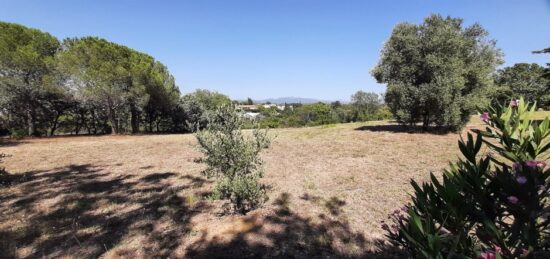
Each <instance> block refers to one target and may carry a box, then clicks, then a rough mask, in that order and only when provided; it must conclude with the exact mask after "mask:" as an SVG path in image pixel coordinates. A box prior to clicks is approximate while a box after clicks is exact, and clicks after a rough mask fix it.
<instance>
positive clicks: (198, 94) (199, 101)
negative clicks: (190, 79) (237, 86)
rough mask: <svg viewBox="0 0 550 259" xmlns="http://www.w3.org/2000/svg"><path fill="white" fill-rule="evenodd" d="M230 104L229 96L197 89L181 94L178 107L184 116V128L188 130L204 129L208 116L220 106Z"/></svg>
mask: <svg viewBox="0 0 550 259" xmlns="http://www.w3.org/2000/svg"><path fill="white" fill-rule="evenodd" d="M230 104H231V100H230V99H229V97H227V96H225V95H223V94H220V93H218V92H212V91H208V90H201V89H198V90H196V91H195V92H193V93H190V94H186V95H184V96H182V98H181V100H180V107H181V108H182V112H183V117H184V118H185V121H186V125H185V129H186V131H188V132H192V131H195V130H196V129H204V128H205V127H206V125H207V124H208V116H209V114H211V113H214V112H216V111H217V110H218V109H219V108H220V107H222V106H227V105H230Z"/></svg>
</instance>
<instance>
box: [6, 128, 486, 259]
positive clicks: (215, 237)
mask: <svg viewBox="0 0 550 259" xmlns="http://www.w3.org/2000/svg"><path fill="white" fill-rule="evenodd" d="M475 124H476V123H474V124H473V125H475ZM466 130H468V129H466ZM270 134H272V135H273V136H274V137H275V140H274V142H273V146H272V148H270V149H269V150H267V151H266V152H265V153H264V154H263V158H264V160H265V168H266V174H265V178H264V180H265V183H267V184H268V185H269V186H270V190H269V192H268V193H269V197H270V199H269V200H268V201H267V202H266V203H265V205H264V206H263V207H262V208H260V209H258V210H255V211H253V212H251V213H249V214H247V215H244V216H240V215H231V214H228V213H226V210H225V209H224V208H225V207H226V206H227V204H226V203H224V202H222V201H213V200H209V199H208V193H209V190H210V189H211V186H212V181H211V180H209V179H206V178H204V177H202V176H201V174H200V171H201V169H202V165H199V164H196V163H194V159H195V158H197V157H199V156H200V153H199V152H198V151H197V148H196V142H195V139H194V136H193V135H190V134H188V135H150V136H149V135H144V136H99V137H59V138H44V139H29V140H22V141H19V142H10V143H4V145H3V146H2V147H0V152H3V153H6V154H8V155H10V157H8V158H6V160H5V164H4V166H5V167H6V169H7V171H8V172H9V173H10V174H12V175H11V176H10V178H11V179H10V180H11V181H12V183H11V185H10V186H9V187H4V188H0V208H1V210H0V240H1V241H0V242H2V244H0V245H2V247H0V250H2V251H3V253H4V256H6V255H10V254H11V255H12V256H15V257H18V258H19V257H20V258H32V257H45V258H54V257H55V258H58V257H67V258H96V257H104V258H119V257H127V258H145V257H148V258H149V257H162V258H166V257H170V258H182V257H192V258H216V257H225V258H228V257H235V258H242V257H256V256H259V255H263V256H264V257H269V258H272V257H295V258H302V257H324V258H326V257H367V258H368V257H384V258H386V257H391V256H394V257H399V256H400V255H399V251H396V250H395V249H393V248H392V247H390V246H388V245H387V244H386V243H385V242H383V232H382V231H381V229H380V227H379V226H380V221H381V220H384V219H385V218H386V216H387V214H388V213H390V212H391V211H392V210H394V209H395V208H398V207H400V206H402V204H404V203H405V202H407V200H408V199H407V198H408V192H409V191H411V187H410V185H409V181H410V179H411V178H413V179H416V180H421V181H422V180H426V179H427V178H428V175H429V173H430V172H436V173H438V174H439V172H440V171H441V169H443V168H444V167H445V166H446V165H447V163H448V161H449V160H454V159H456V157H457V155H458V148H457V139H458V137H459V135H458V134H456V133H449V134H429V133H407V132H402V131H400V130H399V128H398V127H396V126H395V125H392V124H388V123H386V122H374V123H370V124H367V123H356V124H338V125H329V126H321V127H313V128H298V129H279V130H272V131H270ZM0 257H2V254H0Z"/></svg>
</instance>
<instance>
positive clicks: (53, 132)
mask: <svg viewBox="0 0 550 259" xmlns="http://www.w3.org/2000/svg"><path fill="white" fill-rule="evenodd" d="M59 116H61V114H60V113H56V114H55V119H54V120H53V125H52V127H51V128H50V136H53V135H54V134H55V130H56V129H57V122H58V121H59Z"/></svg>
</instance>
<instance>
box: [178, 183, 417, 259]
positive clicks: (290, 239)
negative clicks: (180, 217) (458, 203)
mask: <svg viewBox="0 0 550 259" xmlns="http://www.w3.org/2000/svg"><path fill="white" fill-rule="evenodd" d="M309 197H311V196H309ZM319 199H321V198H319ZM319 199H318V200H319ZM318 200H317V201H318ZM290 201H291V196H290V195H289V194H288V193H283V194H281V196H279V197H278V198H277V199H275V200H274V202H273V204H274V205H275V206H276V211H275V213H274V214H268V215H261V214H254V213H251V215H248V216H246V217H244V218H243V220H242V223H241V225H242V226H244V227H242V228H241V229H244V231H239V232H238V233H237V234H236V235H234V236H233V237H232V238H230V239H229V240H220V239H216V238H214V239H208V238H207V236H208V233H203V234H202V237H201V238H200V239H199V240H198V241H196V242H195V243H193V244H191V246H190V248H189V249H188V254H187V255H188V256H189V257H190V258H406V254H405V253H404V252H403V251H401V250H400V249H397V248H395V247H393V246H391V245H389V244H387V243H386V242H384V241H383V240H379V239H368V238H366V237H365V236H364V235H363V234H362V233H359V232H356V231H354V230H352V229H351V227H350V225H349V223H348V222H347V220H346V219H345V217H338V215H339V212H340V211H341V207H343V206H344V205H345V202H343V201H342V200H339V199H336V198H329V199H328V200H327V202H326V204H325V206H326V207H327V208H328V209H329V212H330V213H331V214H332V215H325V214H319V215H317V216H316V217H313V218H310V217H303V216H301V215H299V214H298V213H295V212H293V211H291V209H290ZM311 201H312V202H316V201H314V200H313V199H312V200H311ZM336 207H338V208H336ZM335 211H337V212H335ZM333 212H334V214H333Z"/></svg>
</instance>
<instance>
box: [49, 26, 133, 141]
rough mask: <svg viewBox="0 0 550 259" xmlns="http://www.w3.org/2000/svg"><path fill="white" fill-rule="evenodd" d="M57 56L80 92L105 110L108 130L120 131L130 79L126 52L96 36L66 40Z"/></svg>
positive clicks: (127, 53)
mask: <svg viewBox="0 0 550 259" xmlns="http://www.w3.org/2000/svg"><path fill="white" fill-rule="evenodd" d="M59 59H60V61H61V64H62V68H63V69H64V70H65V72H66V73H68V74H71V75H73V76H72V77H71V78H70V80H71V83H73V85H75V87H76V89H77V90H78V91H79V93H80V95H81V96H83V97H84V98H85V99H87V100H89V101H91V102H93V103H97V104H98V105H99V106H100V107H102V108H103V109H105V110H106V111H107V116H108V119H109V122H110V126H111V133H113V134H116V133H118V132H119V129H120V127H119V124H120V123H119V122H120V121H119V119H120V118H119V117H118V115H119V113H120V112H121V111H122V109H123V107H124V104H125V101H126V93H127V91H126V90H127V84H128V82H129V79H128V77H129V76H130V72H129V60H128V59H129V52H128V51H126V50H125V49H124V48H123V47H122V46H120V45H117V44H115V43H111V42H108V41H106V40H104V39H100V38H95V37H85V38H81V39H67V40H65V42H64V51H63V52H62V53H60V55H59Z"/></svg>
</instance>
